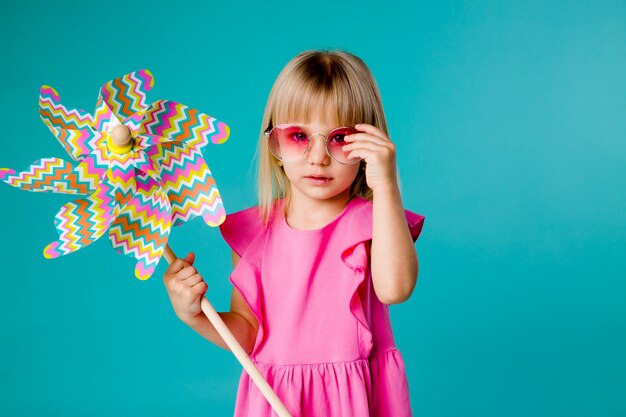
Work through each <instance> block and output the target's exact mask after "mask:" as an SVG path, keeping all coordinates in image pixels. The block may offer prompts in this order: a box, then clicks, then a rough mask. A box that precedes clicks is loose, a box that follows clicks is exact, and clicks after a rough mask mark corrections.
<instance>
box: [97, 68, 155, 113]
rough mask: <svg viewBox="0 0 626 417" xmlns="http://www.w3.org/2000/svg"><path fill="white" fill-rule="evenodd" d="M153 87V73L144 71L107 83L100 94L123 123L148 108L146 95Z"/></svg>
mask: <svg viewBox="0 0 626 417" xmlns="http://www.w3.org/2000/svg"><path fill="white" fill-rule="evenodd" d="M153 85H154V78H153V77H152V73H151V72H150V71H148V70H146V69H143V70H140V71H136V72H131V73H130V74H126V75H123V76H121V77H118V78H115V79H113V80H111V81H109V82H107V83H105V84H104V85H103V86H102V88H101V90H100V93H101V97H102V98H103V99H104V102H105V103H106V104H107V105H108V107H109V108H110V109H111V111H112V112H113V114H114V115H115V116H116V117H117V118H118V119H119V120H120V121H122V120H124V119H126V118H128V117H130V116H132V115H133V114H134V113H137V112H140V111H143V110H145V109H146V108H147V105H146V93H147V92H148V91H150V90H151V89H152V86H153Z"/></svg>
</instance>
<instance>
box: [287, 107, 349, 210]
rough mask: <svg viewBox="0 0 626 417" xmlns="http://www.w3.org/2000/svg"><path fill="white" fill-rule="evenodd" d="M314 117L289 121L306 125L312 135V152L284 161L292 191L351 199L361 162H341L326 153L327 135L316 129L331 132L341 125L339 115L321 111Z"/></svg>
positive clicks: (307, 130) (310, 148)
mask: <svg viewBox="0 0 626 417" xmlns="http://www.w3.org/2000/svg"><path fill="white" fill-rule="evenodd" d="M310 119H311V120H310V121H309V123H304V122H300V121H297V120H294V121H290V122H289V123H290V124H296V125H298V126H300V127H302V128H304V130H305V131H306V132H308V133H309V134H310V135H311V136H310V143H309V150H308V152H307V153H306V154H305V155H304V156H303V157H302V158H300V159H298V160H297V161H294V162H284V163H283V168H284V170H285V175H286V176H287V178H289V182H290V183H291V193H292V195H293V196H294V197H296V198H299V197H304V196H306V197H308V198H312V199H316V200H327V199H334V198H339V199H344V198H345V199H347V198H348V194H349V191H350V185H352V182H353V181H354V179H355V178H356V175H357V174H358V172H359V166H360V164H359V163H356V164H353V165H345V164H341V163H339V162H337V161H335V160H334V159H333V158H331V156H330V155H328V153H326V145H325V143H324V138H323V137H322V136H320V135H317V134H316V133H321V134H322V135H325V136H327V135H328V133H329V132H330V131H331V130H333V129H335V128H337V127H340V126H339V124H338V122H337V121H336V120H335V118H331V117H329V116H323V113H322V112H319V111H318V112H314V113H312V114H311V118H310ZM314 177H322V179H319V178H318V179H316V178H314Z"/></svg>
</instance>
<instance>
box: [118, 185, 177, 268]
mask: <svg viewBox="0 0 626 417" xmlns="http://www.w3.org/2000/svg"><path fill="white" fill-rule="evenodd" d="M170 228H171V208H170V203H169V201H168V199H167V196H166V194H165V192H164V191H163V189H162V188H161V186H159V185H158V183H157V182H156V181H155V180H154V179H153V178H150V177H149V176H147V175H144V174H138V175H137V193H136V194H135V195H134V196H133V198H132V199H131V200H130V201H129V203H128V204H127V205H126V206H125V207H124V208H123V209H122V211H121V212H120V214H119V216H118V217H117V219H116V220H115V222H114V223H113V225H112V226H111V228H110V230H109V240H110V241H111V245H112V246H113V248H115V249H116V250H117V251H118V253H123V254H125V255H129V256H133V257H135V258H136V259H137V260H138V262H137V265H136V267H135V276H136V277H137V278H138V279H141V280H145V279H148V278H150V276H151V275H152V273H153V272H154V269H155V268H156V266H157V265H158V263H159V260H160V259H161V256H162V255H163V251H164V250H165V245H166V244H167V240H168V237H169V232H170Z"/></svg>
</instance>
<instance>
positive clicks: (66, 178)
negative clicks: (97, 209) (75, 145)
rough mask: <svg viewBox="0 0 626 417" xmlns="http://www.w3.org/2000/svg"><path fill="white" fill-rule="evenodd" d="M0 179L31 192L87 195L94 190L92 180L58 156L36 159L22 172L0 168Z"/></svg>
mask: <svg viewBox="0 0 626 417" xmlns="http://www.w3.org/2000/svg"><path fill="white" fill-rule="evenodd" d="M0 180H2V181H4V182H6V183H7V184H9V185H11V186H13V187H15V188H20V189H22V190H25V191H33V192H45V191H49V192H53V193H63V194H86V195H89V194H91V193H93V192H94V190H95V185H94V184H93V182H92V181H89V180H87V179H85V178H83V177H81V176H80V175H79V173H78V172H76V171H74V166H73V165H72V164H70V163H69V162H67V161H65V160H63V159H59V158H42V159H38V160H36V161H35V162H33V163H32V164H31V165H30V166H29V167H28V169H27V170H26V171H22V172H15V171H14V170H12V169H5V168H0Z"/></svg>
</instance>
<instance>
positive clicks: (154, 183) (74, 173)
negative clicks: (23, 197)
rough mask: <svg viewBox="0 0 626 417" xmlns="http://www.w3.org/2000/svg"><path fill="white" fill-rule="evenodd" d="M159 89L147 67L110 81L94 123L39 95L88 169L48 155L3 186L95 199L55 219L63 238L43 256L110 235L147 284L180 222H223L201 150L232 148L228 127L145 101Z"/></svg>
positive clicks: (51, 96)
mask: <svg viewBox="0 0 626 417" xmlns="http://www.w3.org/2000/svg"><path fill="white" fill-rule="evenodd" d="M152 86H153V78H152V74H151V73H150V72H149V71H147V70H141V71H137V72H133V73H130V74H126V75H124V76H122V77H120V78H116V79H114V80H112V81H109V82H107V83H106V84H104V86H102V89H101V90H100V94H99V97H98V102H97V104H96V110H95V113H94V115H93V116H92V115H91V114H89V113H87V112H85V111H82V110H75V109H72V110H69V109H68V108H66V107H65V106H63V105H62V104H61V103H60V100H59V95H58V94H57V92H56V91H55V90H54V89H53V88H51V87H48V86H44V87H42V88H41V90H40V97H39V108H40V114H41V118H42V120H43V121H44V123H45V124H46V125H47V126H48V128H49V129H50V130H51V131H52V133H53V134H54V135H55V136H56V138H57V139H58V140H59V142H60V143H61V145H63V147H64V148H65V150H66V151H67V152H68V154H69V155H70V156H71V157H72V158H73V159H74V160H76V161H79V162H80V163H79V164H78V165H77V166H76V167H73V166H72V165H71V164H70V163H68V162H66V161H64V160H62V159H59V158H44V159H40V160H38V161H35V162H34V163H33V164H32V165H31V166H30V167H29V169H28V170H26V171H24V172H20V173H16V172H15V171H13V170H7V169H2V170H0V179H2V180H3V181H4V182H6V183H8V184H10V185H12V186H14V187H18V188H22V189H24V190H29V191H52V192H57V193H68V194H87V195H88V197H86V198H82V199H79V200H76V201H72V202H70V203H67V204H65V205H64V206H63V207H61V209H60V211H59V212H58V213H57V215H56V219H55V225H56V228H57V230H58V232H59V235H60V236H59V239H58V240H57V241H55V242H52V243H51V244H49V245H48V246H47V247H46V248H45V249H44V255H45V256H46V257H47V258H56V257H58V256H61V255H66V254H68V253H71V252H73V251H76V250H78V249H81V248H83V247H85V246H88V245H89V244H91V243H93V242H94V241H96V240H97V239H98V238H100V237H101V236H102V235H103V234H104V233H105V232H106V231H107V230H109V239H110V241H111V244H112V246H113V247H114V248H115V249H117V250H118V251H119V252H120V253H124V254H126V255H130V256H134V257H135V258H136V259H137V260H138V262H137V266H136V268H135V276H136V277H137V278H139V279H147V278H149V277H150V276H151V275H152V273H153V271H154V269H155V268H156V266H157V264H158V263H159V260H160V258H161V256H162V254H163V251H164V250H165V246H166V244H167V240H168V236H169V232H170V227H171V226H172V225H174V226H178V225H181V224H184V223H185V222H186V221H188V220H189V219H191V218H193V217H195V216H202V217H203V218H204V220H205V222H206V223H207V224H208V225H210V226H218V225H219V224H221V223H222V222H223V220H224V219H225V212H224V207H223V204H222V199H221V197H220V194H219V191H218V189H217V186H216V185H215V180H214V179H213V176H212V175H211V171H210V170H209V167H208V166H207V164H206V162H205V160H204V159H203V157H202V147H203V146H205V145H206V144H208V143H209V142H211V143H214V144H221V143H224V142H225V141H226V140H227V139H228V136H229V128H228V126H227V125H226V124H224V123H223V122H220V121H218V120H216V119H215V118H212V117H210V116H208V115H206V114H203V113H200V112H198V111H197V110H194V109H191V108H189V107H187V106H185V105H183V104H180V103H176V102H173V101H168V100H159V101H156V102H155V103H153V104H150V105H148V104H146V92H147V91H149V90H150V89H151V88H152ZM116 134H118V135H121V136H122V137H123V136H124V134H126V139H127V141H126V143H123V142H124V140H122V143H119V144H117V145H116V143H115V137H116ZM128 139H130V140H129V141H128Z"/></svg>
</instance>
